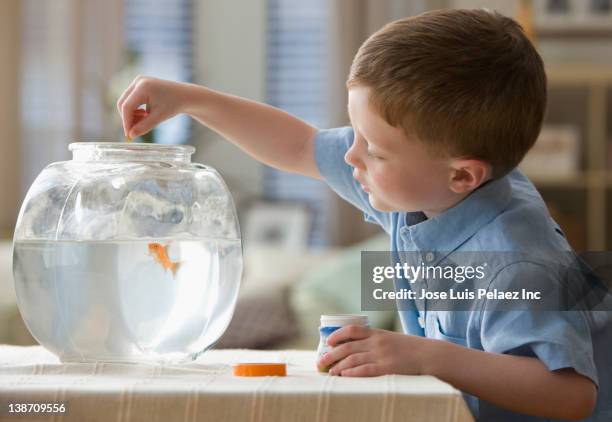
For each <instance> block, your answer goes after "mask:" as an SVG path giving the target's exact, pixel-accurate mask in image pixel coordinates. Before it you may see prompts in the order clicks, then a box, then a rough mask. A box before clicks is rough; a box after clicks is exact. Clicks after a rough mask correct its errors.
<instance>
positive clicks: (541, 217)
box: [315, 127, 612, 422]
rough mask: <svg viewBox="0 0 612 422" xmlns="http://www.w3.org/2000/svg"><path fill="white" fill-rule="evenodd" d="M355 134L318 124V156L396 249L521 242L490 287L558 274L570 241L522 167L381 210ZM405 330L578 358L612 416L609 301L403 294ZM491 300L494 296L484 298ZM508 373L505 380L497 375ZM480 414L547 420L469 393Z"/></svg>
mask: <svg viewBox="0 0 612 422" xmlns="http://www.w3.org/2000/svg"><path fill="white" fill-rule="evenodd" d="M352 143H353V130H352V128H350V127H345V128H338V129H329V130H322V131H320V132H319V133H318V135H317V138H316V145H315V156H316V161H317V165H318V168H319V171H320V173H321V175H322V177H323V178H324V179H325V181H326V182H327V183H328V184H329V186H330V187H331V188H332V189H333V190H334V191H335V192H336V193H338V194H339V195H340V196H341V197H342V198H344V199H345V200H347V201H348V202H350V203H352V204H353V205H354V206H356V207H357V208H359V209H360V210H362V211H363V212H364V215H365V219H366V220H367V221H369V222H373V223H377V224H379V225H380V226H382V227H383V228H384V230H385V231H386V232H387V233H388V234H389V235H390V238H391V245H390V250H391V252H392V254H393V255H394V257H395V259H399V258H400V257H399V255H398V253H397V252H398V251H423V252H425V251H427V257H428V261H431V262H432V263H435V262H440V260H442V259H445V258H446V257H447V254H449V253H453V252H460V251H518V252H520V253H521V255H524V256H528V257H529V259H527V260H525V259H522V260H516V261H514V262H504V264H503V265H501V264H500V265H499V266H498V268H494V269H490V270H491V271H493V272H494V274H495V276H494V277H493V278H492V279H491V284H490V286H489V288H490V289H497V290H500V291H504V290H516V289H517V288H521V287H524V285H523V284H522V283H524V282H525V280H536V279H537V280H543V283H544V284H546V283H547V282H549V283H551V284H554V283H557V280H555V277H556V274H557V273H556V272H555V271H553V270H551V267H550V263H551V262H557V261H563V260H565V259H566V256H567V254H568V251H571V248H570V246H569V245H568V243H567V241H566V239H565V237H564V235H563V233H562V231H561V230H560V229H559V227H558V225H557V224H556V223H555V222H554V220H552V218H551V217H550V215H549V213H548V211H547V208H546V205H545V204H544V201H543V200H542V198H541V197H540V195H539V194H538V192H537V190H536V189H535V187H534V186H533V185H532V184H531V182H529V180H528V179H527V178H526V177H525V176H524V175H523V174H522V173H521V172H520V171H519V170H514V171H512V172H511V173H510V174H508V175H507V176H505V177H503V178H500V179H496V180H492V181H490V182H488V183H486V184H485V185H483V186H481V187H480V188H479V189H477V190H476V191H474V192H473V193H472V194H471V195H469V196H468V197H467V198H465V199H464V200H463V201H461V202H460V203H459V204H457V205H455V206H454V207H453V208H451V209H449V210H447V211H445V212H444V213H442V214H440V215H438V216H436V217H434V218H432V219H427V218H426V217H425V215H424V214H423V213H420V212H381V211H378V210H376V209H374V208H373V207H372V206H371V204H370V202H369V200H368V195H367V194H366V193H365V192H364V191H363V190H362V189H361V187H360V185H359V183H357V182H356V181H355V179H354V178H353V176H352V170H353V168H352V167H351V166H349V165H348V164H347V163H346V162H345V161H344V155H345V154H346V151H347V150H348V149H349V147H350V146H351V144H352ZM398 306H399V308H400V309H401V310H400V311H399V313H400V319H401V321H402V325H403V328H404V331H405V332H406V333H408V334H413V335H425V336H427V337H430V338H436V339H443V340H446V341H450V342H453V343H456V344H460V345H462V346H465V347H469V348H472V349H478V350H484V351H487V352H492V353H507V354H513V355H520V356H531V357H537V358H538V359H539V360H540V361H542V362H543V363H544V365H546V367H547V368H548V369H549V370H551V371H554V370H557V369H561V368H573V369H574V370H576V371H577V372H578V373H580V374H583V375H585V376H586V377H588V378H590V379H591V380H593V382H595V383H596V384H597V385H598V398H597V405H596V409H595V411H594V413H593V415H592V416H591V417H590V418H588V419H587V420H588V421H601V422H603V421H612V315H611V314H612V313H611V312H604V311H597V312H595V311H592V312H582V311H571V312H570V311H564V312H562V311H556V312H533V311H519V310H505V311H499V310H498V311H488V309H485V310H487V312H483V311H482V309H481V310H478V311H426V310H423V309H422V308H421V307H418V309H419V310H418V311H417V310H416V308H415V304H413V303H398ZM484 306H485V308H486V307H487V305H486V304H485V305H484ZM500 382H503V380H500ZM465 398H466V400H467V402H468V405H469V407H470V409H471V411H472V413H473V414H474V416H475V417H476V418H477V419H478V420H482V421H485V420H486V421H505V420H513V421H514V420H520V421H535V420H542V419H538V418H531V417H528V416H524V415H518V414H516V413H512V412H508V411H505V410H502V409H500V408H498V407H496V406H494V405H492V404H490V403H487V402H485V401H484V400H479V399H478V398H477V397H473V396H469V395H467V394H466V395H465Z"/></svg>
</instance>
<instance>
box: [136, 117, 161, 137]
mask: <svg viewBox="0 0 612 422" xmlns="http://www.w3.org/2000/svg"><path fill="white" fill-rule="evenodd" d="M162 120H163V118H162V116H161V115H160V113H155V112H154V111H152V112H151V113H148V114H147V115H146V116H144V117H143V118H142V119H140V120H139V121H138V122H136V124H135V125H134V126H132V128H131V129H130V132H129V134H128V135H129V137H130V138H136V137H138V136H142V135H144V134H146V133H148V132H150V131H151V130H152V129H153V128H155V126H157V125H158V124H159V123H161V121H162Z"/></svg>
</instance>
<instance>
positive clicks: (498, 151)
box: [117, 10, 612, 421]
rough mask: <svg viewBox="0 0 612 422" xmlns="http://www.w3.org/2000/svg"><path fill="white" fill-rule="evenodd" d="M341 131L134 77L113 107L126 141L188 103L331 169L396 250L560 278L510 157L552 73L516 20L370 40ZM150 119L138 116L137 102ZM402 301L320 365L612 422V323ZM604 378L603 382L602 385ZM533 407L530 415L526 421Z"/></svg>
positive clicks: (414, 22)
mask: <svg viewBox="0 0 612 422" xmlns="http://www.w3.org/2000/svg"><path fill="white" fill-rule="evenodd" d="M347 86H348V90H349V100H348V111H349V116H350V119H351V126H352V127H348V128H340V129H331V130H321V131H319V130H317V129H316V128H313V127H311V126H309V125H308V124H306V123H304V122H302V121H300V120H298V119H297V118H295V117H293V116H291V115H288V114H287V113H284V112H282V111H280V110H277V109H274V108H272V107H269V106H266V105H263V104H258V103H255V102H252V101H249V100H246V99H242V98H237V97H233V96H230V95H225V94H222V93H219V92H215V91H212V90H209V89H207V88H204V87H200V86H196V85H191V84H180V83H174V82H168V81H161V80H157V79H153V78H146V77H139V78H137V79H136V80H134V81H133V82H132V84H131V85H130V86H129V87H128V88H127V90H126V91H125V92H124V94H123V95H122V96H121V98H120V99H119V101H118V104H117V106H118V108H119V111H120V113H121V114H122V116H123V124H124V130H125V134H126V136H129V137H135V136H139V135H142V134H144V133H146V132H148V131H149V130H151V129H152V128H153V127H154V126H155V125H157V124H158V123H160V122H162V121H163V120H165V119H168V118H170V117H172V116H174V115H176V114H178V113H186V114H188V115H190V116H192V117H194V118H195V119H197V120H198V121H199V122H201V123H202V124H204V125H206V126H208V127H210V128H212V129H213V130H215V131H217V132H218V133H220V134H221V135H223V136H224V137H226V138H227V139H229V140H231V141H232V142H234V143H235V144H237V145H238V146H240V147H241V148H242V149H243V150H245V151H246V152H247V153H249V154H250V155H252V156H253V157H255V158H256V159H258V160H260V161H262V162H264V163H266V164H268V165H270V166H273V167H276V168H279V169H282V170H286V171H291V172H295V173H300V174H303V175H306V176H310V177H315V178H322V179H324V180H325V181H326V182H327V183H328V184H329V185H330V186H331V187H332V188H333V189H334V190H335V191H336V192H337V193H338V194H340V195H341V196H342V197H344V198H345V199H347V200H348V201H350V202H351V203H353V204H354V205H355V206H357V207H358V208H360V209H361V210H362V211H364V213H365V215H366V219H367V220H369V221H372V222H375V223H378V224H380V225H381V226H383V228H384V229H385V230H386V231H387V232H388V233H389V234H390V236H391V250H392V251H394V252H397V251H432V252H433V254H432V255H431V256H432V257H435V256H436V255H435V253H436V251H450V252H457V251H470V250H471V251H519V252H521V253H525V254H528V255H530V254H532V253H533V255H534V258H533V259H532V260H530V261H525V262H511V263H510V264H509V265H506V266H504V267H503V268H499V269H498V270H499V271H498V273H497V274H496V276H495V278H494V279H493V280H492V281H491V286H494V287H495V288H497V289H502V290H503V289H510V288H512V287H513V286H514V284H513V283H515V282H517V280H545V281H550V282H552V283H554V282H555V280H554V279H553V278H551V277H553V276H552V275H551V274H552V272H551V271H549V270H548V268H547V266H546V265H545V264H544V263H543V262H540V261H538V260H537V258H535V256H536V255H541V254H544V256H546V255H547V254H548V258H550V259H552V260H553V261H554V260H555V259H556V258H557V256H558V253H557V252H556V251H568V250H571V249H570V247H569V246H568V244H567V242H566V241H565V239H564V237H563V236H562V234H561V233H560V231H559V230H558V227H557V226H556V225H555V223H554V222H553V221H552V220H551V218H550V217H549V215H548V213H547V212H546V208H545V206H544V204H543V201H542V200H541V198H540V197H539V195H538V194H537V192H536V190H535V188H534V187H533V186H532V185H531V183H530V182H529V181H528V180H527V179H526V178H525V177H524V176H523V175H522V174H521V173H520V172H519V171H518V170H516V169H515V167H516V166H517V165H518V163H519V162H520V160H521V159H522V158H523V156H524V155H525V153H526V152H527V151H528V150H529V148H530V147H531V146H532V145H533V143H534V142H535V140H536V137H537V135H538V133H539V130H540V127H541V123H542V119H543V114H544V109H545V103H546V77H545V74H544V69H543V63H542V61H541V58H540V57H539V55H538V54H537V52H536V51H535V49H534V48H533V46H532V45H531V44H530V42H529V41H528V40H527V38H526V37H525V36H524V34H523V33H522V31H521V29H520V27H519V26H518V25H517V24H516V23H515V22H514V21H512V20H511V19H509V18H506V17H503V16H501V15H499V14H497V13H491V12H488V11H485V10H473V11H468V10H446V11H435V12H430V13H426V14H423V15H420V16H417V17H413V18H408V19H403V20H400V21H397V22H393V23H391V24H389V25H387V26H385V27H384V28H382V29H381V30H380V31H378V32H377V33H375V34H374V35H372V36H371V37H370V38H369V39H368V40H367V41H366V42H365V43H364V45H363V46H362V47H361V48H360V50H359V52H358V53H357V56H356V57H355V59H354V62H353V65H352V67H351V71H350V75H349V79H348V83H347ZM141 104H147V107H148V110H149V111H150V113H149V114H148V116H146V117H145V118H144V119H142V120H139V121H136V120H135V119H134V118H133V113H134V111H135V110H136V109H137V108H138V106H140V105H141ZM432 252H429V253H430V254H431V253H432ZM412 315H414V312H407V311H400V316H401V319H402V323H403V325H404V331H406V333H405V334H404V333H394V332H389V331H384V330H377V329H371V328H367V327H357V326H349V327H345V328H343V329H340V330H338V331H336V332H335V333H334V334H332V335H331V336H330V337H329V341H328V343H329V344H330V345H331V346H332V350H331V351H330V352H329V353H327V354H326V355H325V356H323V357H322V358H321V361H320V362H319V363H318V364H319V365H320V366H322V367H324V366H330V365H333V367H332V369H331V370H330V373H331V374H332V375H343V376H376V375H382V374H392V373H393V374H427V375H434V376H437V377H438V378H440V379H442V380H444V381H447V382H449V383H450V384H452V385H454V386H455V387H457V388H459V389H460V390H462V391H463V392H465V393H466V399H467V401H468V404H469V406H470V409H471V410H472V412H473V413H474V415H475V416H476V417H477V418H479V419H480V420H495V421H497V420H508V419H512V420H536V419H537V418H554V419H583V418H589V417H590V418H591V419H590V420H597V421H604V420H612V395H611V393H610V388H611V386H610V381H611V380H612V376H611V370H612V369H611V368H610V367H611V365H610V362H611V358H610V356H611V355H612V354H611V353H610V352H609V350H610V349H606V347H608V346H609V345H610V344H612V341H611V336H612V334H610V333H609V331H610V330H608V331H605V330H599V331H598V332H596V333H595V332H593V328H592V327H591V326H590V325H589V321H588V318H587V316H586V315H584V314H582V313H579V312H436V311H433V312H432V311H429V312H427V313H423V314H421V318H420V322H421V326H422V329H423V331H422V333H424V334H425V336H418V335H413V334H419V330H420V328H419V327H418V326H415V324H414V319H412ZM598 386H599V389H598ZM528 415H529V416H528Z"/></svg>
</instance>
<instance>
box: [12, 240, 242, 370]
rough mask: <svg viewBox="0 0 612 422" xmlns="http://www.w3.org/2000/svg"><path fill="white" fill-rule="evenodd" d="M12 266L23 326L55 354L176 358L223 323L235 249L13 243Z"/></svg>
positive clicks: (194, 244) (170, 243) (204, 243)
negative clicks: (23, 321)
mask: <svg viewBox="0 0 612 422" xmlns="http://www.w3.org/2000/svg"><path fill="white" fill-rule="evenodd" d="M151 245H155V247H151ZM160 254H161V255H160ZM173 264H177V265H176V267H175V268H173V267H172V265H173ZM13 266H14V275H15V280H16V285H15V288H16V292H17V297H18V301H19V308H20V311H21V314H22V316H23V318H24V320H25V322H26V325H27V326H28V328H29V329H30V332H31V333H32V334H33V335H34V337H35V338H36V339H37V340H38V341H39V343H41V344H42V345H43V346H45V347H47V348H48V349H49V350H51V351H52V352H53V353H55V354H56V355H58V356H59V357H60V359H61V360H62V361H65V362H66V361H151V360H153V361H160V360H164V361H181V360H188V359H193V358H195V357H196V356H197V354H198V353H200V352H202V351H203V350H205V349H206V348H208V347H210V346H211V345H212V343H214V342H215V341H216V340H217V339H218V337H220V336H221V334H222V333H223V331H224V330H225V328H226V327H227V325H228V324H229V321H230V319H231V316H232V313H233V307H234V304H235V300H236V295H237V293H238V285H239V281H240V280H239V278H240V275H241V271H242V255H241V244H240V240H227V239H197V240H194V239H189V240H177V239H172V240H169V239H147V240H138V241H113V242H69V241H42V242H38V241H23V242H19V241H17V242H15V245H14V261H13ZM173 270H175V271H173Z"/></svg>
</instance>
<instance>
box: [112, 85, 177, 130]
mask: <svg viewBox="0 0 612 422" xmlns="http://www.w3.org/2000/svg"><path fill="white" fill-rule="evenodd" d="M183 85H185V84H182V83H179V82H172V81H166V80H162V79H156V78H151V77H147V76H138V77H136V79H134V80H133V81H132V83H131V84H130V85H129V86H128V87H127V89H126V90H125V91H124V92H123V94H121V97H120V98H119V100H118V101H117V109H118V110H119V114H121V118H122V120H123V132H124V134H125V136H126V137H127V138H136V137H137V136H141V135H144V134H146V133H147V132H149V131H151V130H152V129H153V128H155V126H157V125H158V124H160V123H161V122H163V121H164V120H167V119H170V118H171V117H174V116H176V115H177V114H179V113H180V112H181V111H182V110H181V106H182V102H183V96H184V94H183V91H182V89H181V88H182V87H183ZM143 104H144V105H146V107H147V113H146V115H144V117H142V115H140V116H138V113H137V112H136V110H138V108H139V107H141V106H142V105H143ZM139 117H141V118H139Z"/></svg>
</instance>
